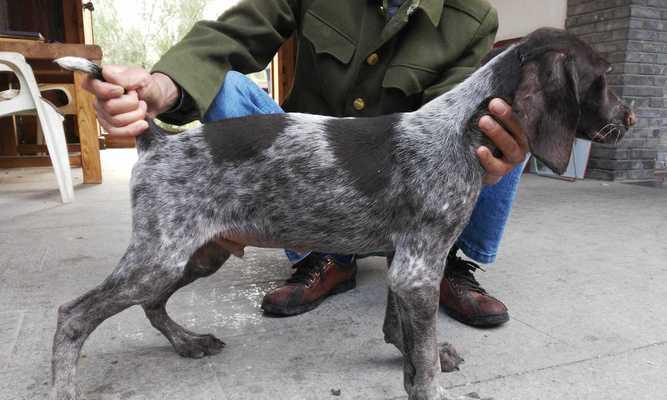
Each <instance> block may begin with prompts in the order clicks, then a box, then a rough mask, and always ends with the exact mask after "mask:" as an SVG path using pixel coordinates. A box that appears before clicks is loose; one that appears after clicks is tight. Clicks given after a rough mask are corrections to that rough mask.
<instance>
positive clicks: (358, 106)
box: [352, 97, 366, 111]
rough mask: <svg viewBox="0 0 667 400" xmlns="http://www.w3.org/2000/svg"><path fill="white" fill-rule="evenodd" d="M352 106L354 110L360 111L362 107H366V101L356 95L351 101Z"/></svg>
mask: <svg viewBox="0 0 667 400" xmlns="http://www.w3.org/2000/svg"><path fill="white" fill-rule="evenodd" d="M352 106H353V107H354V109H355V110H357V111H361V110H363V109H364V108H366V102H365V101H364V99H362V98H361V97H357V98H356V99H354V102H352Z"/></svg>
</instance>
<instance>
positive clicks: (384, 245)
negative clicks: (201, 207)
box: [217, 232, 394, 255]
mask: <svg viewBox="0 0 667 400" xmlns="http://www.w3.org/2000/svg"><path fill="white" fill-rule="evenodd" d="M217 240H218V242H219V243H220V244H221V245H222V246H223V247H225V248H226V249H227V250H229V251H230V252H231V253H232V254H234V255H240V254H243V248H244V247H247V246H252V247H262V248H273V249H290V250H293V251H296V252H297V253H306V252H309V251H319V252H327V253H348V254H369V253H388V252H391V251H393V250H394V246H393V244H392V243H391V242H390V241H387V240H381V239H380V240H378V239H376V240H374V242H375V243H369V241H368V240H366V241H364V240H361V239H359V240H350V239H346V238H332V239H331V240H326V241H318V242H310V243H308V242H301V241H295V240H289V239H287V240H280V239H275V238H265V237H260V236H259V235H253V234H250V233H231V232H228V233H221V234H220V236H219V237H218V239H217Z"/></svg>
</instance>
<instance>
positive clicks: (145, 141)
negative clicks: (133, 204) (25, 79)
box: [54, 57, 167, 154]
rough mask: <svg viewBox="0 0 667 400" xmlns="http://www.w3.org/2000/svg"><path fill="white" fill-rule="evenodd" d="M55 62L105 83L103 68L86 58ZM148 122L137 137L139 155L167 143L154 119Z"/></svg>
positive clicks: (69, 58) (163, 132)
mask: <svg viewBox="0 0 667 400" xmlns="http://www.w3.org/2000/svg"><path fill="white" fill-rule="evenodd" d="M54 62H55V63H56V64H58V65H60V67H61V68H64V69H66V70H68V71H79V72H83V73H86V74H88V75H90V77H91V78H93V79H99V80H101V81H102V82H105V79H104V76H103V75H102V67H100V66H99V65H97V64H95V63H94V62H92V61H90V60H87V59H85V58H81V57H62V58H58V59H57V60H54ZM146 122H148V130H147V131H146V132H144V133H143V134H141V135H139V136H137V151H138V152H139V154H141V153H143V152H145V151H146V150H148V149H150V148H151V147H152V146H155V145H157V144H158V143H160V142H163V141H165V140H166V136H167V133H166V131H165V130H164V129H162V128H160V127H159V126H157V125H156V124H155V121H153V119H152V118H146Z"/></svg>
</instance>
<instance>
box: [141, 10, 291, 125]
mask: <svg viewBox="0 0 667 400" xmlns="http://www.w3.org/2000/svg"><path fill="white" fill-rule="evenodd" d="M298 1H299V0H271V1H267V0H241V1H240V2H239V3H238V4H237V5H235V6H233V7H232V8H230V9H229V10H227V11H226V12H225V13H224V14H222V15H221V16H220V17H219V18H218V19H217V20H216V21H199V22H197V23H196V24H195V25H194V27H193V28H192V30H191V31H190V32H189V33H188V34H187V35H186V36H185V37H184V38H183V39H182V40H181V41H180V42H179V43H177V44H176V45H174V46H173V47H172V48H171V49H169V50H168V51H167V52H166V53H165V54H164V55H163V56H162V58H161V59H160V60H159V61H158V62H157V64H155V66H154V67H153V70H152V72H162V73H164V74H166V75H168V76H169V77H171V79H173V80H174V81H175V82H176V84H178V85H179V86H180V88H181V91H182V92H181V101H182V104H181V107H177V108H176V109H175V110H173V111H171V112H169V113H167V115H166V117H167V118H163V119H165V121H167V122H170V123H185V122H189V121H192V120H193V119H197V118H201V117H202V116H203V115H204V114H205V113H206V110H207V109H208V108H209V106H210V105H211V103H212V102H213V99H214V98H215V96H216V94H217V93H218V90H219V89H220V87H221V85H222V83H223V82H224V79H225V74H226V73H227V71H230V70H236V71H239V72H241V73H244V74H246V73H251V72H257V71H261V70H262V69H264V68H265V67H266V66H267V65H268V63H269V62H270V61H271V59H272V58H273V56H274V55H275V53H276V51H277V50H278V48H280V45H281V44H282V43H283V42H284V41H285V40H287V38H289V36H290V35H291V34H292V32H293V31H294V30H295V29H296V12H298V4H297V3H298ZM183 98H185V100H186V101H185V102H183ZM163 116H165V115H164V114H163ZM163 116H161V118H162V117H163Z"/></svg>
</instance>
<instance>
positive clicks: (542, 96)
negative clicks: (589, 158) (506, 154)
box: [512, 51, 580, 174]
mask: <svg viewBox="0 0 667 400" xmlns="http://www.w3.org/2000/svg"><path fill="white" fill-rule="evenodd" d="M521 73H522V76H521V79H520V83H519V86H518V88H517V91H516V93H515V96H514V103H513V105H512V109H513V111H514V113H515V115H516V117H517V120H518V121H519V123H520V124H521V127H522V128H523V130H524V132H525V134H526V138H527V140H528V144H529V146H530V151H531V152H532V153H533V155H534V156H535V157H537V158H538V159H540V161H542V162H543V163H544V164H546V165H547V167H549V168H551V169H552V170H553V171H554V172H556V173H557V174H562V173H563V172H565V169H566V168H567V164H568V162H569V161H570V153H571V151H572V146H573V144H574V139H575V136H576V129H577V124H578V122H579V116H580V110H579V90H578V84H579V78H578V76H577V71H576V68H575V65H574V59H573V58H572V57H571V56H568V55H566V54H565V53H563V52H559V51H551V52H546V53H543V54H542V55H541V56H540V57H535V58H533V59H531V60H529V61H527V62H526V63H525V64H524V65H523V67H522V71H521Z"/></svg>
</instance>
